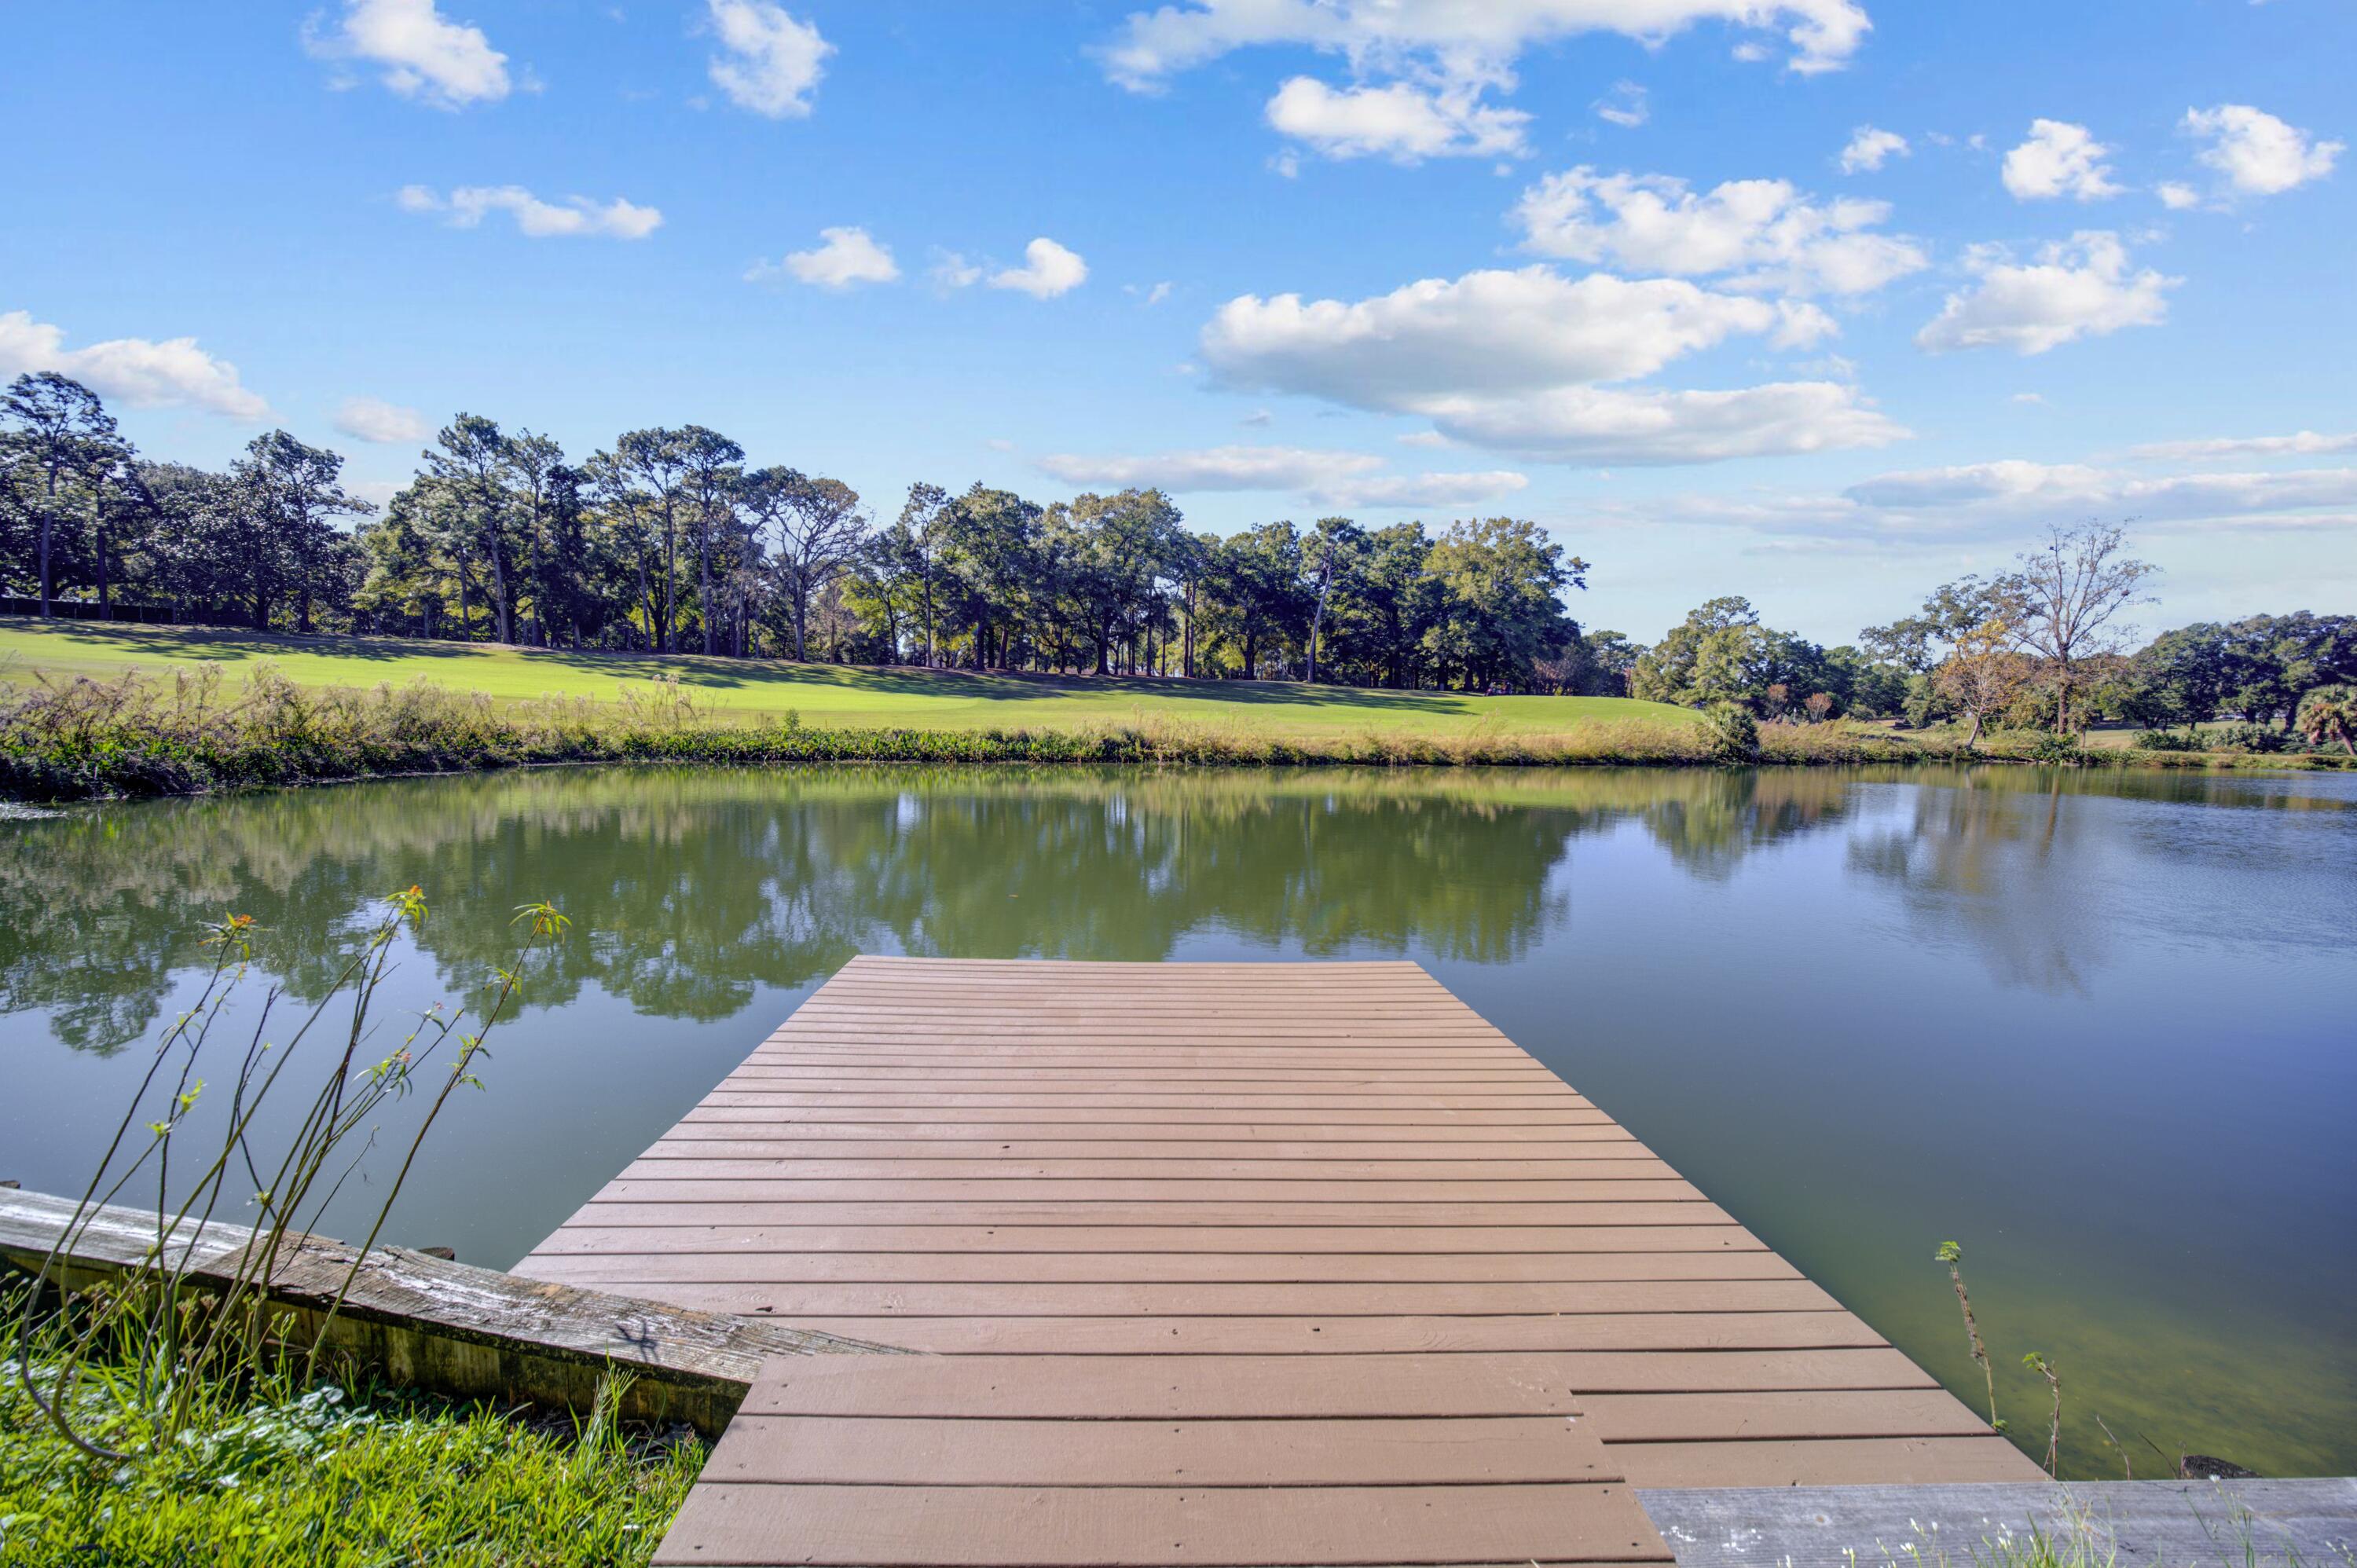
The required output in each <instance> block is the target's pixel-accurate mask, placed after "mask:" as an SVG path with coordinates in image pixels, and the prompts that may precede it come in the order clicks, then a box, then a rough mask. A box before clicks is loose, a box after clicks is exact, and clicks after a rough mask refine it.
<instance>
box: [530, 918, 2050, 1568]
mask: <svg viewBox="0 0 2357 1568" xmlns="http://www.w3.org/2000/svg"><path fill="white" fill-rule="evenodd" d="M516 1272H517V1273H522V1274H526V1275H530V1276H533V1277H536V1278H540V1279H545V1280H554V1281H562V1282H565V1283H572V1284H577V1285H587V1286H591V1287H595V1288H597V1289H600V1290H605V1291H610V1292H614V1293H618V1294H629V1295H636V1296H643V1297H650V1298H653V1299H656V1300H660V1301H665V1302H670V1303H674V1304H676V1305H681V1306H685V1307H693V1308H698V1309H708V1310H715V1311H723V1312H730V1313H737V1314H742V1315H746V1316H760V1317H765V1318H771V1319H774V1320H776V1321H778V1322H780V1323H782V1324H787V1325H791V1326H794V1327H797V1328H802V1329H809V1330H817V1331H821V1332H824V1333H827V1334H833V1335H840V1336H845V1337H850V1338H855V1339H861V1340H868V1341H875V1342H881V1343H884V1344H889V1345H893V1346H898V1347H902V1348H909V1349H914V1350H919V1351H927V1352H935V1353H937V1354H932V1355H921V1356H914V1357H882V1356H878V1357H860V1356H834V1357H824V1358H796V1359H791V1360H781V1361H779V1362H777V1363H774V1364H773V1366H772V1367H771V1368H770V1369H769V1370H768V1371H766V1372H765V1373H764V1374H763V1375H762V1376H761V1378H760V1379H759V1380H757V1381H756V1383H755V1385H754V1387H753V1390H752V1392H751V1394H750V1395H749V1397H748V1399H747V1401H746V1402H745V1404H744V1406H743V1407H742V1409H741V1410H740V1411H739V1412H738V1414H737V1420H736V1421H735V1423H732V1424H731V1426H730V1427H729V1429H728V1431H727V1433H726V1435H725V1436H724V1438H723V1439H722V1441H721V1443H720V1444H719V1446H718V1448H717V1449H716V1452H715V1453H714V1455H713V1457H712V1460H711V1463H710V1465H709V1466H707V1468H706V1470H705V1476H704V1478H703V1480H702V1481H701V1483H700V1484H699V1485H698V1486H697V1487H696V1488H695V1490H694V1494H693V1495H692V1496H691V1497H690V1498H689V1500H688V1503H687V1505H686V1507H685V1508H684V1509H683V1511H682V1513H681V1515H680V1517H679V1520H677V1522H676V1523H675V1524H674V1525H673V1529H672V1530H671V1532H670V1534H669V1536H668V1537H667V1538H666V1539H665V1541H664V1542H663V1545H662V1551H661V1552H660V1554H659V1556H658V1559H657V1561H658V1562H660V1563H721V1564H754V1563H790V1562H791V1563H861V1564H870V1565H884V1564H903V1565H908V1568H920V1565H942V1564H969V1565H974V1568H984V1565H999V1564H1018V1563H1020V1564H1070V1565H1074V1568H1078V1565H1082V1564H1115V1563H1203V1564H1214V1563H1264V1564H1274V1563H1290V1564H1305V1565H1306V1564H1342V1563H1366V1564H1374V1563H1394V1564H1406V1563H1419V1564H1422V1563H1665V1562H1668V1561H1670V1560H1671V1553H1670V1552H1669V1551H1668V1549H1667V1548H1666V1547H1665V1546H1664V1545H1663V1541H1662V1540H1661V1538H1660V1537H1659V1536H1658V1535H1657V1534H1656V1533H1655V1531H1654V1530H1653V1528H1652V1525H1651V1524H1650V1523H1649V1522H1648V1521H1647V1520H1646V1517H1645V1515H1644V1513H1643V1511H1642V1510H1641V1509H1640V1508H1639V1507H1638V1505H1637V1502H1636V1500H1635V1498H1633V1496H1632V1493H1631V1488H1632V1487H1700V1486H1710V1487H1763V1486H1788V1485H1796V1484H1801V1485H1840V1484H1849V1483H1861V1482H1912V1483H1931V1482H1956V1481H1996V1480H2010V1481H2026V1480H2031V1479H2035V1478H2037V1477H2038V1476H2039V1475H2040V1472H2039V1471H2038V1470H2037V1468H2036V1467H2035V1466H2033V1465H2031V1464H2030V1462H2029V1460H2028V1459H2026V1458H2025V1457H2023V1456H2022V1455H2021V1454H2020V1453H2019V1452H2018V1451H2017V1450H2016V1449H2015V1448H2013V1447H2012V1445H2011V1444H2008V1443H2007V1442H2006V1441H2005V1440H2004V1439H2002V1438H2000V1437H1997V1436H1996V1435H1994V1434H1991V1433H1990V1432H1989V1431H1988V1429H1987V1428H1986V1426H1985V1425H1984V1424H1982V1423H1981V1422H1980V1421H1978V1420H1977V1419H1976V1418H1975V1417H1974V1415H1973V1414H1972V1413H1971V1412H1969V1411H1968V1410H1966V1409H1965V1408H1964V1406H1963V1405H1962V1404H1960V1403H1959V1402H1956V1401H1955V1400H1954V1399H1953V1398H1951V1397H1950V1396H1949V1395H1948V1394H1947V1393H1945V1392H1944V1391H1942V1390H1941V1389H1940V1388H1939V1387H1938V1386H1937V1385H1935V1384H1934V1383H1933V1382H1932V1380H1931V1379H1930V1378H1929V1377H1928V1376H1926V1375H1925V1374H1924V1373H1923V1372H1922V1371H1921V1369H1919V1368H1917V1367H1916V1366H1915V1365H1914V1364H1913V1363H1912V1362H1911V1361H1910V1360H1909V1359H1907V1358H1906V1357H1905V1356H1903V1355H1901V1354H1900V1352H1899V1351H1897V1350H1895V1349H1893V1348H1891V1347H1890V1346H1889V1344H1887V1343H1886V1342H1885V1341H1884V1340H1883V1339H1882V1338H1881V1337H1879V1336H1878V1335H1877V1334H1876V1333H1875V1332H1874V1331H1873V1330H1872V1329H1870V1328H1868V1327H1867V1326H1866V1325H1865V1324H1864V1323H1862V1322H1860V1321H1859V1320H1858V1319H1857V1317H1855V1316H1852V1315H1851V1314H1850V1313H1848V1312H1846V1311H1845V1310H1844V1309H1843V1308H1842V1306H1841V1304H1840V1303H1838V1302H1836V1301H1835V1300H1834V1299H1833V1298H1832V1297H1831V1296H1829V1295H1828V1294H1825V1292H1824V1290H1822V1289H1821V1288H1819V1287H1818V1286H1817V1285H1815V1284H1814V1283H1811V1282H1810V1281H1809V1280H1807V1279H1805V1278H1803V1277H1802V1275H1801V1274H1800V1273H1798V1272H1797V1271H1796V1270H1794V1269H1793V1268H1792V1266H1791V1265H1790V1264H1788V1263H1787V1262H1784V1261H1783V1260H1782V1259H1781V1258H1780V1257H1778V1256H1777V1255H1776V1254H1775V1253H1773V1252H1771V1251H1769V1250H1768V1249H1767V1248H1766V1247H1764V1246H1763V1245H1761V1243H1760V1241H1759V1240H1757V1239H1756V1238H1755V1237H1753V1236H1752V1235H1751V1234H1750V1233H1749V1231H1747V1230H1744V1229H1743V1228H1742V1227H1741V1226H1739V1225H1738V1224H1737V1223H1736V1222H1735V1221H1734V1220H1733V1219H1731V1218H1730V1217H1729V1216H1728V1215H1727V1213H1726V1212H1725V1211H1724V1210H1722V1209H1720V1208H1717V1206H1716V1205H1714V1204H1713V1203H1711V1202H1710V1201H1709V1200H1708V1199H1707V1198H1706V1197H1704V1196H1703V1195H1702V1194H1701V1193H1700V1192H1698V1191H1696V1190H1695V1188H1694V1187H1692V1186H1691V1185H1689V1184H1688V1183H1687V1182H1685V1181H1684V1179H1683V1178H1681V1177H1680V1176H1678V1174H1677V1173H1676V1172H1675V1171H1674V1170H1672V1169H1671V1168H1670V1167H1669V1166H1668V1165H1665V1164H1664V1163H1663V1161H1662V1160H1661V1159H1660V1158H1659V1157H1658V1156H1656V1155H1654V1154H1653V1153H1652V1151H1651V1150H1649V1149H1647V1148H1646V1147H1645V1146H1644V1145H1643V1144H1640V1143H1638V1142H1637V1141H1636V1140H1635V1139H1634V1138H1632V1137H1631V1135H1630V1134H1629V1133H1627V1132H1626V1131H1624V1130H1623V1129H1622V1128H1620V1126H1619V1125H1617V1124H1616V1123H1615V1122H1613V1121H1612V1120H1611V1119H1610V1118H1609V1116H1607V1115H1605V1114H1604V1113H1603V1112H1600V1111H1598V1110H1597V1109H1596V1108H1595V1107H1594V1106H1593V1105H1591V1104H1589V1103H1588V1101H1587V1100H1585V1099H1583V1098H1582V1097H1581V1096H1580V1095H1579V1094H1577V1092H1575V1091H1574V1090H1572V1089H1570V1088H1569V1087H1568V1086H1566V1084H1565V1083H1564V1082H1563V1081H1562V1080H1561V1079H1557V1078H1556V1077H1555V1075H1554V1074H1553V1073H1551V1072H1549V1071H1548V1070H1547V1069H1545V1068H1544V1067H1543V1066H1541V1065H1540V1064H1539V1063H1538V1062H1537V1061H1535V1060H1534V1059H1533V1058H1531V1057H1530V1056H1529V1055H1528V1054H1526V1053H1525V1052H1523V1050H1522V1049H1521V1048H1520V1047H1517V1046H1515V1045H1514V1044H1513V1042H1512V1041H1511V1040H1509V1039H1507V1038H1506V1037H1505V1036H1503V1035H1501V1034H1500V1033H1499V1032H1498V1031H1497V1030H1496V1029H1494V1028H1492V1027H1491V1026H1490V1025H1489V1024H1488V1023H1486V1022H1484V1021H1483V1020H1482V1019H1481V1018H1480V1016H1479V1015H1476V1014H1475V1013H1474V1012H1473V1011H1472V1010H1471V1009H1470V1008H1469V1007H1467V1006H1465V1005H1464V1004H1462V1003H1460V1002H1459V1001H1458V1000H1457V999H1456V998H1455V997H1454V996H1452V995H1450V994H1449V993H1448V991H1446V990H1445V989H1444V988H1442V987H1441V986H1440V985H1439V984H1438V983H1437V982H1435V981H1434V980H1433V979H1432V978H1431V977H1430V976H1429V975H1427V974H1426V973H1425V972H1424V971H1423V970H1422V969H1420V968H1418V967H1417V966H1416V965H1415V964H1413V963H1405V962H1373V963H1241V964H1235V963H1221V964H1178V963H1170V964H1165V963H1143V964H1131V963H1071V962H1025V961H1003V962H1002V961H975V962H961V961H941V960H931V959H881V958H861V959H856V960H854V961H852V962H851V963H850V964H848V965H846V966H845V968H844V970H843V971H842V972H840V973H838V974H837V975H836V976H835V977H834V979H833V980H832V981H830V982H829V983H827V984H826V985H825V986H823V988H821V989H820V990H819V991H818V992H817V993H815V994H814V995H813V996H812V997H811V998H810V1000H809V1001H808V1002H806V1003H805V1004H803V1005H802V1007H801V1008H800V1009H799V1010H797V1011H796V1012H795V1014H794V1015H793V1016H792V1017H791V1019H789V1020H788V1021H787V1022H786V1024H785V1026H783V1027H782V1028H780V1030H779V1031H778V1032H777V1033H776V1034H775V1035H773V1036H770V1039H768V1040H767V1041H765V1042H764V1043H763V1044H762V1045H761V1046H760V1047H759V1048H758V1049H757V1050H756V1051H755V1052H754V1053H753V1055H752V1056H751V1057H750V1058H748V1059H747V1060H746V1061H745V1063H744V1064H743V1065H742V1066H741V1067H739V1068H738V1069H737V1070H736V1071H735V1072H734V1073H732V1074H730V1075H729V1077H728V1078H727V1079H725V1080H724V1081H723V1082H722V1083H721V1084H720V1085H719V1087H718V1088H716V1089H715V1090H713V1092H712V1093H711V1094H710V1095H708V1096H707V1097H706V1098H705V1101H703V1103H702V1104H700V1105H698V1106H697V1107H696V1108H695V1109H694V1111H692V1112H689V1113H688V1115H687V1117H686V1118H685V1120H683V1121H682V1122H680V1123H679V1124H678V1125H677V1126H676V1127H674V1128H673V1129H672V1130H671V1132H669V1133H666V1134H665V1135H664V1136H663V1137H662V1140H661V1141H659V1142H658V1143H657V1144H655V1145H654V1146H653V1147H652V1148H651V1149H649V1150H648V1151H647V1152H646V1154H645V1155H643V1156H642V1157H640V1159H639V1160H638V1161H636V1162H635V1163H634V1164H632V1165H630V1167H629V1168H628V1169H626V1170H625V1171H623V1172H622V1173H621V1175H620V1176H619V1177H617V1178H616V1179H615V1180H614V1181H613V1182H612V1183H610V1184H609V1185H608V1187H606V1188H605V1189H604V1190H603V1191H601V1192H599V1193H598V1194H597V1196H596V1197H593V1198H592V1199H591V1200H590V1202H589V1203H588V1204H587V1205H586V1206H585V1207H584V1208H582V1209H581V1210H580V1212H579V1213H577V1214H576V1215H575V1216H574V1217H573V1218H572V1219H570V1220H568V1221H567V1222H566V1223H565V1226H564V1228H563V1229H561V1230H558V1231H557V1232H556V1233H555V1234H554V1235H553V1236H551V1237H549V1238H548V1239H547V1240H545V1241H544V1242H543V1243H542V1244H541V1245H540V1246H539V1247H538V1248H537V1249H535V1250H534V1251H533V1253H532V1255H531V1256H530V1257H529V1258H527V1259H526V1260H525V1261H524V1262H522V1264H520V1265H519V1266H518V1269H517V1271H516Z"/></svg>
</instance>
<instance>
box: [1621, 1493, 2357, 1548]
mask: <svg viewBox="0 0 2357 1568" xmlns="http://www.w3.org/2000/svg"><path fill="white" fill-rule="evenodd" d="M1637 1500H1638V1501H1639V1502H1641V1503H1643V1504H1644V1505H1645V1511H1646V1512H1647V1513H1648V1514H1650V1515H1652V1520H1653V1527H1654V1528H1655V1529H1656V1530H1660V1531H1661V1532H1662V1539H1663V1540H1664V1541H1667V1542H1669V1545H1670V1550H1671V1551H1673V1552H1676V1553H1677V1557H1678V1563H1679V1564H1680V1568H1889V1565H1891V1564H1897V1565H1900V1568H1931V1564H1932V1563H1935V1562H1939V1561H1944V1562H1946V1563H1951V1564H1958V1565H1963V1568H1969V1565H1970V1564H1972V1563H1982V1562H1995V1561H1998V1560H2001V1559H2002V1560H2005V1561H2013V1560H2015V1554H2014V1553H2009V1552H1999V1551H1996V1550H1995V1549H1994V1548H1995V1546H1996V1543H1998V1542H2000V1541H2013V1542H2015V1543H2016V1544H2017V1546H2018V1548H2019V1549H2020V1554H2021V1560H2026V1559H2027V1548H2028V1544H2029V1536H2030V1533H2031V1532H2032V1530H2036V1531H2038V1532H2040V1533H2041V1534H2043V1535H2045V1536H2047V1537H2049V1538H2050V1539H2051V1540H2054V1541H2058V1542H2061V1543H2063V1544H2062V1547H2061V1551H2060V1552H2058V1555H2059V1556H2061V1558H2062V1560H2063V1561H2066V1562H2085V1563H2112V1562H2117V1563H2122V1564H2126V1563H2139V1564H2148V1565H2151V1568H2198V1565H2207V1568H2267V1565H2270V1564H2272V1565H2275V1568H2296V1565H2299V1564H2307V1565H2309V1568H2314V1565H2316V1564H2319V1563H2347V1562H2349V1561H2351V1557H2350V1553H2351V1552H2352V1542H2357V1479H2351V1478H2349V1477H2331V1478H2326V1479H2320V1480H2298V1481H2257V1480H2253V1481H2072V1482H2067V1483H2061V1484H2055V1483H2048V1484H2045V1485H2027V1486H2024V1485H2017V1484H2015V1483H2012V1482H1987V1483H1981V1484H1976V1485H1953V1486H1931V1487H1918V1486H1888V1487H1690V1488H1678V1489H1666V1488H1661V1487H1645V1488H1642V1489H1641V1490H1640V1491H1639V1492H1638V1494H1637ZM2072 1541H2084V1542H2085V1543H2086V1546H2087V1551H2086V1552H2085V1554H2084V1555H2083V1556H2081V1555H2078V1554H2077V1553H2075V1552H2072V1550H2071V1548H2070V1543H2071V1542H2072Z"/></svg>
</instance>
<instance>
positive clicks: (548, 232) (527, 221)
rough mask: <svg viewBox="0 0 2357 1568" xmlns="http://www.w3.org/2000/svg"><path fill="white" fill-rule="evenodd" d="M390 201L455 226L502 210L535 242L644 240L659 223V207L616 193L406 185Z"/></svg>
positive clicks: (478, 221)
mask: <svg viewBox="0 0 2357 1568" xmlns="http://www.w3.org/2000/svg"><path fill="white" fill-rule="evenodd" d="M393 199H394V201H396V202H397V203H399V205H400V207H401V209H402V210H403V211H404V212H419V213H436V214H439V215H440V216H441V217H442V218H443V219H444V220H447V222H448V223H449V224H450V226H451V227H452V228H454V229H473V228H476V227H478V226H479V225H480V224H481V222H482V221H483V220H484V219H485V218H487V217H489V216H490V214H492V213H494V212H504V213H506V214H508V215H509V216H510V217H511V218H512V219H514V220H515V226H516V229H517V231H519V232H521V233H522V234H524V235H526V236H527V237H529V238H531V239H534V240H546V239H566V238H574V237H578V236H583V235H597V236H601V237H603V238H606V239H611V240H643V239H645V238H646V237H647V236H648V235H650V234H651V233H653V232H654V231H656V230H657V229H659V228H661V227H662V211H661V210H660V209H656V208H652V207H640V206H639V205H637V204H636V203H634V202H630V201H625V200H623V199H621V198H620V197H619V196H618V197H616V198H614V199H612V200H611V201H597V200H594V199H591V198H589V197H587V196H568V197H566V198H565V199H564V200H563V201H562V202H554V201H543V200H542V199H540V198H539V197H537V196H534V195H533V193H532V192H531V191H529V190H526V189H525V188H523V187H522V186H520V185H462V186H460V187H458V188H457V189H455V190H453V191H451V192H450V194H449V195H448V196H447V197H445V196H442V195H440V194H439V193H437V192H436V191H435V190H434V189H433V188H431V187H429V186H423V185H405V186H403V187H402V188H401V189H400V190H399V191H398V192H397V193H396V194H395V195H394V197H393Z"/></svg>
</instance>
